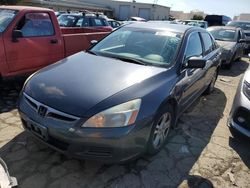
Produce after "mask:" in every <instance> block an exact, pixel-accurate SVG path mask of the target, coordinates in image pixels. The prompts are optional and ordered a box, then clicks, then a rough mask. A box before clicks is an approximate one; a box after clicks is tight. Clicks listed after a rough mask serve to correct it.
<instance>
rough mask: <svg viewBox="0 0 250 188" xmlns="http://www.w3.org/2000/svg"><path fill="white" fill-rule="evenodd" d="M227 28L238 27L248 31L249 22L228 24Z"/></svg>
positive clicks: (249, 28)
mask: <svg viewBox="0 0 250 188" xmlns="http://www.w3.org/2000/svg"><path fill="white" fill-rule="evenodd" d="M228 26H233V27H240V28H241V29H243V30H249V31H250V22H230V23H229V24H228Z"/></svg>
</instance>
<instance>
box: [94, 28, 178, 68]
mask: <svg viewBox="0 0 250 188" xmlns="http://www.w3.org/2000/svg"><path fill="white" fill-rule="evenodd" d="M181 40H182V35H181V34H180V33H175V32H170V31H156V30H146V29H140V28H131V27H124V28H121V29H119V30H117V31H115V32H113V33H112V34H110V35H109V36H107V37H106V38H105V39H103V40H102V41H100V42H99V43H97V44H96V45H95V46H94V47H93V48H92V49H90V51H91V52H93V53H95V54H97V55H101V56H107V57H111V58H117V59H121V60H125V61H126V60H128V59H130V60H133V62H134V63H138V62H141V64H144V65H154V66H168V65H170V64H171V63H172V62H173V60H174V58H175V56H176V54H177V52H178V49H179V46H180V43H181ZM130 62H131V61H130Z"/></svg>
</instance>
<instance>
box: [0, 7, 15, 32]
mask: <svg viewBox="0 0 250 188" xmlns="http://www.w3.org/2000/svg"><path fill="white" fill-rule="evenodd" d="M17 12H18V11H17V10H8V9H0V33H2V32H4V31H5V29H6V28H7V27H8V25H9V24H10V22H11V21H12V20H13V18H14V17H15V15H16V14H17Z"/></svg>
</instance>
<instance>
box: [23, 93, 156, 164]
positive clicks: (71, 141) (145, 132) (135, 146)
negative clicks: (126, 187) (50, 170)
mask: <svg viewBox="0 0 250 188" xmlns="http://www.w3.org/2000/svg"><path fill="white" fill-rule="evenodd" d="M19 114H20V116H21V120H22V122H23V127H24V128H25V129H26V130H27V131H29V132H30V133H31V134H32V135H34V136H35V137H36V138H38V139H39V140H40V141H42V142H43V143H45V144H47V145H48V146H50V147H52V148H53V149H55V150H57V151H59V152H61V153H63V154H65V155H67V156H69V157H74V158H78V159H90V160H99V161H103V162H123V161H127V160H130V159H133V158H135V157H137V156H139V155H141V154H143V153H144V152H145V150H146V146H147V141H148V138H149V134H150V130H151V124H152V118H147V119H144V120H143V121H140V122H136V124H134V125H131V126H127V127H122V128H80V125H81V124H82V123H83V122H84V121H86V119H85V120H84V119H82V118H79V120H76V121H73V122H69V121H65V120H59V119H56V118H52V117H41V116H40V115H39V114H38V113H37V111H36V110H35V109H34V108H32V107H31V106H30V105H29V103H28V101H27V100H26V99H25V97H23V96H21V98H20V103H19ZM55 117H56V116H55Z"/></svg>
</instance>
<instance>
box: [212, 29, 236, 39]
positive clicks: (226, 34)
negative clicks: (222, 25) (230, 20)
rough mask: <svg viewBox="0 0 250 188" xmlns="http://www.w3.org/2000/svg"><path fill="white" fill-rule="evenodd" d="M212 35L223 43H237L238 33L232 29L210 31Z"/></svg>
mask: <svg viewBox="0 0 250 188" xmlns="http://www.w3.org/2000/svg"><path fill="white" fill-rule="evenodd" d="M209 31H210V33H211V34H212V35H213V37H214V38H215V40H222V41H231V42H235V41H236V31H235V30H231V29H213V30H209Z"/></svg>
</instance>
